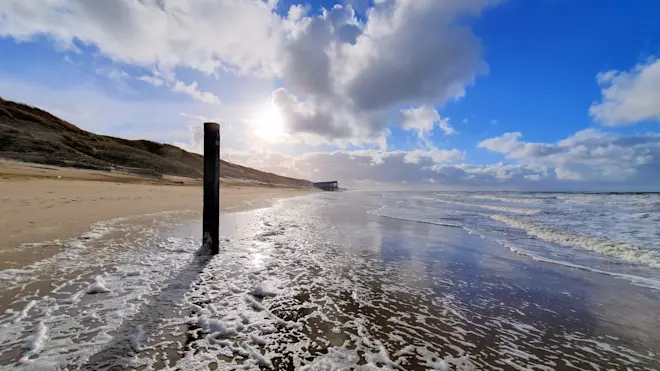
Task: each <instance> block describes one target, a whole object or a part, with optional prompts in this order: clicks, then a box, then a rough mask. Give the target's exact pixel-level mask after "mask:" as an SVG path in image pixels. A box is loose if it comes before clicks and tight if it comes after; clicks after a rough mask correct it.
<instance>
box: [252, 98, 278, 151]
mask: <svg viewBox="0 0 660 371" xmlns="http://www.w3.org/2000/svg"><path fill="white" fill-rule="evenodd" d="M251 123H252V127H253V130H254V133H255V134H256V135H257V136H258V137H260V138H261V139H264V140H266V141H269V142H277V141H279V140H281V139H283V138H284V137H285V135H286V132H285V130H284V118H283V117H282V114H281V113H280V110H279V109H277V107H275V106H274V105H273V104H272V103H270V104H267V105H266V106H264V107H263V108H262V109H261V110H260V111H259V113H258V114H257V115H256V116H255V117H254V118H253V119H252V120H251Z"/></svg>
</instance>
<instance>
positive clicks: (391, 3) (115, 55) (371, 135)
mask: <svg viewBox="0 0 660 371" xmlns="http://www.w3.org/2000/svg"><path fill="white" fill-rule="evenodd" d="M496 2H497V0H461V1H437V0H384V1H377V2H374V3H372V5H371V6H370V7H369V6H367V7H365V5H368V4H369V2H364V1H358V2H354V4H358V5H359V7H360V11H361V13H360V17H357V16H356V12H355V10H354V9H353V7H352V6H351V5H335V6H334V7H333V8H331V9H327V10H323V11H322V12H321V13H320V14H318V13H315V14H311V15H310V9H309V7H306V6H302V5H293V6H291V7H290V8H289V10H288V12H286V14H285V15H283V16H280V15H279V14H277V13H276V11H275V10H276V7H277V4H278V2H277V1H275V0H268V1H266V0H190V1H178V0H142V1H135V0H116V1H100V2H98V1H93V2H89V1H85V0H34V1H28V2H26V1H22V0H7V1H3V2H1V3H0V36H9V37H13V38H15V39H17V40H23V41H24V40H31V39H34V38H36V37H39V36H42V35H47V36H48V37H49V38H50V39H52V40H53V41H54V42H55V43H56V44H57V45H59V46H64V47H68V48H71V49H74V50H75V49H78V47H79V46H80V45H86V46H91V47H94V48H96V49H98V52H99V54H101V55H103V56H106V57H108V58H110V59H111V60H113V61H116V62H120V63H125V64H128V65H138V66H142V67H145V68H150V69H152V70H154V71H155V72H156V73H157V74H156V75H155V76H151V77H149V76H141V77H138V79H139V80H142V81H144V82H146V83H150V84H152V85H155V86H160V85H165V86H168V87H169V88H170V89H172V90H174V91H180V92H186V93H187V94H189V95H190V96H192V97H194V98H195V99H198V100H200V101H204V102H208V103H217V99H216V97H214V96H213V95H210V93H209V94H206V93H203V92H198V91H197V89H196V86H195V84H194V83H193V84H191V85H183V83H178V82H176V79H175V78H174V76H173V71H174V69H175V68H181V67H182V68H191V69H194V70H198V71H202V72H204V73H208V74H213V75H215V74H218V73H221V72H223V71H231V72H233V73H236V74H240V75H250V76H260V77H264V76H267V77H271V78H277V79H279V80H280V81H282V83H283V88H282V89H281V90H278V91H275V92H274V93H273V101H274V102H276V103H277V104H278V105H279V107H280V108H281V110H282V111H284V112H285V113H286V116H287V126H288V131H289V132H291V133H301V134H304V135H303V137H305V138H311V137H314V136H315V137H316V138H315V139H314V140H317V141H319V140H320V141H325V142H331V143H338V142H339V141H344V143H351V144H354V143H374V142H376V141H379V140H380V139H379V138H380V137H382V136H383V135H384V134H385V131H384V130H385V128H386V127H387V126H388V125H390V124H391V122H390V118H391V115H392V114H394V113H396V112H398V110H399V109H401V108H402V107H406V106H422V105H442V104H443V103H445V102H446V101H447V100H451V99H457V98H460V97H462V96H463V95H464V94H465V88H466V86H467V85H470V84H472V83H473V82H474V80H475V78H476V76H477V74H479V73H485V72H487V66H486V64H485V63H484V62H483V60H482V59H481V44H480V41H479V39H478V38H477V37H476V36H475V35H474V34H473V32H472V31H471V30H470V29H469V28H468V27H467V26H465V22H463V20H464V19H465V18H466V17H476V16H478V15H479V14H480V12H481V11H482V10H483V9H484V8H486V7H487V6H488V5H489V4H491V3H496ZM439 125H440V127H441V129H442V130H443V131H444V132H445V133H451V132H452V130H453V129H452V128H451V126H449V124H448V123H447V122H446V121H443V120H440V121H439Z"/></svg>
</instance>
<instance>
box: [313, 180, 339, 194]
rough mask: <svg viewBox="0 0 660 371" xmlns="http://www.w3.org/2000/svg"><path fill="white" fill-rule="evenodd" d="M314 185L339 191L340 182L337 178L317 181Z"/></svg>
mask: <svg viewBox="0 0 660 371" xmlns="http://www.w3.org/2000/svg"><path fill="white" fill-rule="evenodd" d="M312 185H313V186H314V187H316V188H320V189H322V190H324V191H331V192H337V191H339V182H338V181H336V180H335V181H332V182H317V183H313V184H312Z"/></svg>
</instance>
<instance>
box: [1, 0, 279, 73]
mask: <svg viewBox="0 0 660 371" xmlns="http://www.w3.org/2000/svg"><path fill="white" fill-rule="evenodd" d="M275 4H276V2H275V1H269V2H264V1H261V0H219V1H214V0H195V1H163V0H145V1H134V0H115V1H86V0H34V1H22V0H7V1H2V2H0V15H2V16H0V19H2V21H1V22H0V35H1V36H11V37H14V38H16V39H18V40H30V39H33V38H35V37H37V36H40V35H44V34H46V35H48V36H49V37H50V38H52V39H53V40H54V41H55V42H57V43H58V45H60V46H64V47H68V48H71V49H76V48H77V47H76V45H77V44H78V45H80V44H86V45H92V46H95V47H96V48H98V50H99V52H100V53H101V54H103V55H105V56H107V57H109V58H111V59H112V60H114V61H118V62H123V63H127V64H134V65H141V66H148V67H151V66H159V67H161V68H165V69H170V68H174V67H190V68H193V69H197V70H200V71H205V72H209V73H213V72H215V71H216V70H217V69H222V68H226V69H231V70H233V71H237V72H239V73H251V72H258V71H261V72H267V71H268V69H269V65H270V60H271V59H272V54H273V50H274V43H273V42H272V38H273V30H274V29H277V28H279V23H280V19H279V17H278V16H277V15H276V14H274V13H273V7H274V6H275Z"/></svg>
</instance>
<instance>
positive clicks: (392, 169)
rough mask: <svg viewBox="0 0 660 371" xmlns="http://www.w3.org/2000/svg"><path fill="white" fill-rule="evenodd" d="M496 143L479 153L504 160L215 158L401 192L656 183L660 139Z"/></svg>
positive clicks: (421, 153)
mask: <svg viewBox="0 0 660 371" xmlns="http://www.w3.org/2000/svg"><path fill="white" fill-rule="evenodd" d="M512 134H513V133H512ZM500 138H501V139H502V138H503V139H502V140H501V143H497V144H495V143H496V142H497V141H496V140H495V139H497V138H492V139H493V140H491V141H488V142H486V143H487V144H484V148H486V145H487V146H488V147H490V148H493V149H498V151H499V152H501V153H503V154H505V155H506V156H507V158H508V161H507V162H499V163H495V164H487V165H474V164H467V163H463V161H464V160H465V153H463V152H461V151H458V150H441V149H435V150H413V151H380V150H376V149H370V150H353V151H332V152H314V153H306V154H302V155H297V156H291V155H283V154H272V153H265V152H259V151H252V152H250V151H236V150H231V149H225V150H223V152H222V157H223V158H225V159H226V160H230V161H234V162H237V163H240V164H244V165H247V166H253V167H257V168H259V169H262V170H266V171H272V172H277V173H281V174H285V175H288V176H292V177H298V178H305V179H310V180H320V179H317V178H323V179H336V180H339V181H340V182H342V184H344V185H346V186H348V187H354V188H388V189H394V188H402V187H403V186H402V182H403V181H407V182H408V183H407V184H406V185H405V188H424V189H475V190H479V189H481V190H486V189H490V190H544V191H556V190H574V191H580V190H626V191H630V190H640V191H645V190H658V184H660V135H656V134H649V135H631V136H623V135H618V134H612V133H605V132H601V131H598V130H584V131H581V132H578V133H575V134H574V135H572V136H570V137H568V138H566V139H564V140H561V141H558V142H556V143H532V142H523V141H522V135H503V136H502V137H500ZM538 148H541V149H540V150H539V149H538ZM548 149H551V150H548ZM318 169H320V171H315V170H318Z"/></svg>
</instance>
